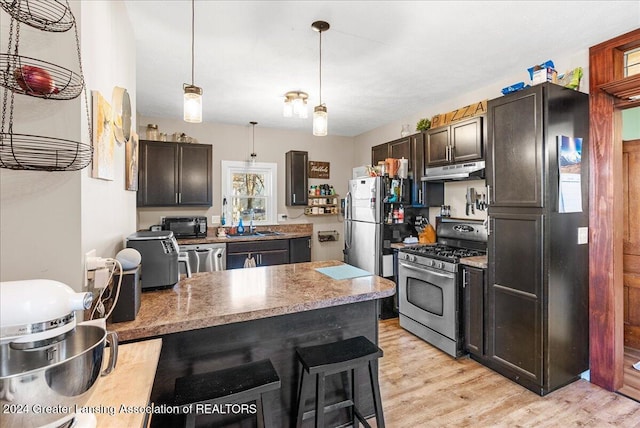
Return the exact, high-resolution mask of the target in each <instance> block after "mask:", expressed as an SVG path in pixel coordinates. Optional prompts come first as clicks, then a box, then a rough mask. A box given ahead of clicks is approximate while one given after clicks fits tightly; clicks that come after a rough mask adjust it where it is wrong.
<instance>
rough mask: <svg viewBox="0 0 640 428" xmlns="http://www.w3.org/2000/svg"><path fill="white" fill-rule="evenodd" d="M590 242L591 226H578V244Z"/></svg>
mask: <svg viewBox="0 0 640 428" xmlns="http://www.w3.org/2000/svg"><path fill="white" fill-rule="evenodd" d="M588 243H589V228H588V227H579V228H578V245H582V244H588Z"/></svg>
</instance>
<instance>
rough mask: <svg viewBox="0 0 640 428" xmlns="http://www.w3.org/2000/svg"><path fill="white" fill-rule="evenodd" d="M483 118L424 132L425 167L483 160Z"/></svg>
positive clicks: (479, 117)
mask: <svg viewBox="0 0 640 428" xmlns="http://www.w3.org/2000/svg"><path fill="white" fill-rule="evenodd" d="M483 121H484V116H477V117H474V118H473V119H467V120H462V121H460V122H455V123H453V124H451V125H448V126H442V127H438V128H434V129H430V130H428V131H427V132H426V141H425V150H424V158H425V164H426V166H427V167H431V166H439V165H447V164H450V163H461V162H468V161H473V160H479V159H482V158H483V152H482V150H483V147H482V146H483V140H484V138H483V136H484V130H483Z"/></svg>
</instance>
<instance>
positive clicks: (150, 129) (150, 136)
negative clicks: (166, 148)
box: [146, 123, 160, 140]
mask: <svg viewBox="0 0 640 428" xmlns="http://www.w3.org/2000/svg"><path fill="white" fill-rule="evenodd" d="M146 135H147V140H159V139H160V133H159V132H158V125H156V124H155V123H150V124H148V125H147V132H146Z"/></svg>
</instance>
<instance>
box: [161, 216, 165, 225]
mask: <svg viewBox="0 0 640 428" xmlns="http://www.w3.org/2000/svg"><path fill="white" fill-rule="evenodd" d="M164 218H165V216H163V215H161V216H160V224H162V223H164Z"/></svg>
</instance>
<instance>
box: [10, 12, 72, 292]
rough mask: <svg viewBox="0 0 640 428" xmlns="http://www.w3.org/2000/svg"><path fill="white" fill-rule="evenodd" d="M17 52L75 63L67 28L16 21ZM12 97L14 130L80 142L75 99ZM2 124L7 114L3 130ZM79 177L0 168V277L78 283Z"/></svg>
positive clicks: (33, 56) (65, 62)
mask: <svg viewBox="0 0 640 428" xmlns="http://www.w3.org/2000/svg"><path fill="white" fill-rule="evenodd" d="M74 6H75V5H74ZM74 12H77V9H76V8H74ZM9 23H10V20H9V15H8V14H6V13H5V12H4V11H2V12H0V40H2V43H3V47H2V48H1V49H2V51H5V50H6V45H4V44H5V43H6V42H7V41H8V34H9ZM20 54H21V55H23V56H28V57H32V58H38V59H40V60H43V61H49V62H52V63H55V64H60V65H66V66H67V67H68V68H69V69H71V70H76V69H77V65H78V56H77V52H76V42H75V37H74V35H73V32H72V31H71V32H66V33H50V32H43V31H39V30H36V29H33V28H31V27H29V26H27V25H21V26H20ZM1 92H3V91H0V93H1ZM14 99H15V108H14V118H13V120H14V124H13V132H14V133H15V134H29V135H38V136H47V137H53V138H63V139H68V140H72V141H78V140H80V115H79V114H78V111H79V109H80V105H81V103H80V99H76V100H72V101H50V100H41V99H37V98H34V97H29V96H25V95H15V98H14ZM8 125H9V124H8V117H7V123H5V132H7V131H8V129H7V128H8ZM79 175H80V173H79V172H65V173H58V172H56V173H52V172H34V171H14V170H8V169H0V236H1V238H2V239H1V248H0V279H2V280H3V281H8V280H20V279H30V278H48V279H54V280H58V281H62V282H65V283H68V284H70V285H73V286H77V285H78V284H79V282H78V280H79V278H80V273H79V272H78V270H77V268H76V269H73V268H71V267H77V260H78V257H79V254H80V245H79V244H80V227H79V224H80V212H79V211H78V209H77V207H78V204H79V201H80V182H79Z"/></svg>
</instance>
